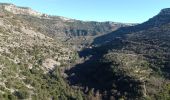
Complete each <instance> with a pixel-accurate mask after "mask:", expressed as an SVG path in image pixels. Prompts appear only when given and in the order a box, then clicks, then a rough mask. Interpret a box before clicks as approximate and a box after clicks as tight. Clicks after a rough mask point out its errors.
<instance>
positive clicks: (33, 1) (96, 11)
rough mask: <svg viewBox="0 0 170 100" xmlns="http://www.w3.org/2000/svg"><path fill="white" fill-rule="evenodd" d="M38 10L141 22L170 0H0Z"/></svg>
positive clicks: (84, 18)
mask: <svg viewBox="0 0 170 100" xmlns="http://www.w3.org/2000/svg"><path fill="white" fill-rule="evenodd" d="M0 2H3V3H4V2H6V3H7V2H10V3H13V4H15V5H18V6H26V7H31V8H32V9H34V10H37V11H39V12H43V13H47V14H50V15H59V16H64V17H68V18H74V19H79V20H85V21H114V22H125V23H141V22H144V21H146V20H148V19H149V18H151V17H153V16H154V15H156V14H157V13H159V11H160V10H161V9H163V8H170V0H0Z"/></svg>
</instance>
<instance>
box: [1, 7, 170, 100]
mask: <svg viewBox="0 0 170 100" xmlns="http://www.w3.org/2000/svg"><path fill="white" fill-rule="evenodd" d="M0 8H1V9H0V41H1V42H0V80H1V81H0V99H2V100H3V99H5V100H15V99H33V100H44V99H45V100H84V99H85V100H115V99H116V100H119V99H123V100H124V99H125V100H129V99H130V100H144V99H146V100H168V99H169V98H170V97H169V96H170V94H169V91H170V80H169V79H170V74H169V71H170V68H169V65H170V61H169V59H170V55H169V54H170V40H169V38H170V13H169V12H170V9H169V8H167V9H163V10H162V11H161V12H160V13H159V14H158V15H156V16H154V17H153V18H151V19H149V20H148V21H146V22H144V23H142V24H138V25H135V26H133V25H127V24H121V23H113V22H86V21H80V20H75V19H68V18H64V17H60V16H49V15H46V14H42V13H38V12H36V11H34V10H31V9H30V8H24V7H17V6H15V5H12V4H0ZM74 50H77V51H78V52H76V51H74ZM78 54H79V56H78ZM79 58H80V59H79ZM77 61H78V62H77ZM80 62H81V63H80ZM77 63H78V64H77ZM72 65H73V66H72Z"/></svg>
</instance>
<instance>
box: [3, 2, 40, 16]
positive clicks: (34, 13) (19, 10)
mask: <svg viewBox="0 0 170 100" xmlns="http://www.w3.org/2000/svg"><path fill="white" fill-rule="evenodd" d="M3 6H4V9H5V10H7V11H9V12H12V13H13V14H23V15H32V16H42V15H43V14H42V13H39V12H37V11H34V10H32V9H31V8H27V7H17V6H15V5H13V4H4V5H3Z"/></svg>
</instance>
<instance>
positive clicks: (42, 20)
mask: <svg viewBox="0 0 170 100" xmlns="http://www.w3.org/2000/svg"><path fill="white" fill-rule="evenodd" d="M1 8H2V9H1V10H6V11H8V12H10V13H12V14H14V15H15V16H13V17H15V18H17V19H20V20H21V21H23V22H26V23H27V24H28V25H30V26H32V27H33V28H34V29H35V30H37V31H40V32H41V33H43V34H45V35H48V36H50V37H52V38H55V39H56V38H57V39H60V40H62V41H64V42H67V43H69V44H71V45H74V48H76V49H81V48H82V47H85V46H87V45H90V44H91V43H92V42H93V39H94V38H96V37H98V36H101V35H104V34H107V33H110V32H112V31H114V30H117V29H118V28H120V27H125V26H130V25H133V24H123V23H114V22H94V21H89V22H88V21H80V20H75V19H69V18H65V17H61V16H50V15H47V14H42V13H39V12H36V11H34V10H32V9H31V8H25V7H17V6H15V5H13V4H1Z"/></svg>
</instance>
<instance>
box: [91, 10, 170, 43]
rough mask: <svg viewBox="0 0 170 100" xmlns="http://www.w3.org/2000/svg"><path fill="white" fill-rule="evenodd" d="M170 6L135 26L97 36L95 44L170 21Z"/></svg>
mask: <svg viewBox="0 0 170 100" xmlns="http://www.w3.org/2000/svg"><path fill="white" fill-rule="evenodd" d="M169 11H170V8H166V9H162V10H161V12H160V13H159V14H158V15H156V16H154V17H153V18H150V19H149V20H148V21H146V22H144V23H142V24H138V25H135V26H129V27H122V28H120V29H118V30H116V31H113V32H111V33H108V34H106V35H104V36H101V37H97V38H96V39H95V40H94V42H93V44H95V45H96V44H98V45H100V44H103V43H106V42H109V41H111V40H113V39H114V38H116V37H120V36H121V35H124V34H128V33H133V32H139V31H143V30H147V29H150V28H153V27H160V26H162V25H165V24H168V23H170V13H169Z"/></svg>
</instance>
